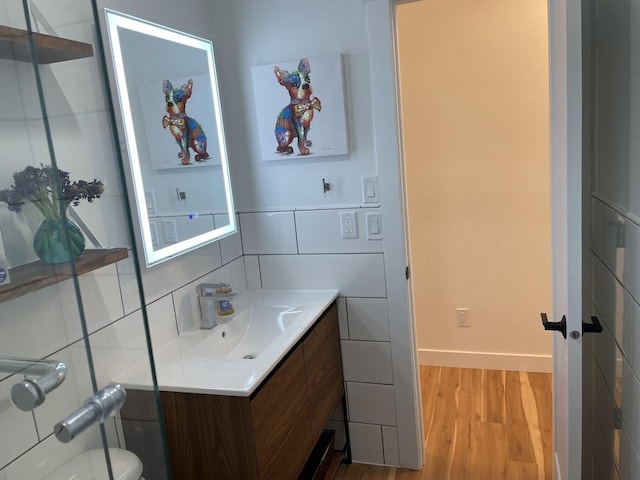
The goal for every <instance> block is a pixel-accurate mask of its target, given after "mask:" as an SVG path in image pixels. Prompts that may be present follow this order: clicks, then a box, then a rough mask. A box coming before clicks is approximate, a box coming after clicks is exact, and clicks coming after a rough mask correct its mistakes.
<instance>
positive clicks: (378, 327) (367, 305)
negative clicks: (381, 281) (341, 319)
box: [347, 298, 390, 342]
mask: <svg viewBox="0 0 640 480" xmlns="http://www.w3.org/2000/svg"><path fill="white" fill-rule="evenodd" d="M347 316H348V319H349V338H350V339H351V340H371V341H374V342H388V341H390V337H389V310H388V308H387V299H386V298H350V299H349V300H348V301H347Z"/></svg>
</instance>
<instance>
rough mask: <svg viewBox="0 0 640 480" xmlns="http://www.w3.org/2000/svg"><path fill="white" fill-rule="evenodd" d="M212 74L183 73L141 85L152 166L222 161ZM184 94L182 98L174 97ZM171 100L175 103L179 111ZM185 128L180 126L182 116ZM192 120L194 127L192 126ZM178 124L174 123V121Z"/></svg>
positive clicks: (199, 164)
mask: <svg viewBox="0 0 640 480" xmlns="http://www.w3.org/2000/svg"><path fill="white" fill-rule="evenodd" d="M210 84H211V80H210V78H209V75H208V74H203V75H186V76H184V75H182V76H179V77H172V78H165V79H163V80H162V81H160V80H155V81H152V82H149V83H144V84H140V85H138V88H137V89H138V95H139V97H140V109H141V114H142V117H143V121H144V127H145V131H146V134H147V135H146V143H147V148H148V149H149V160H150V162H151V167H152V168H155V169H158V170H160V169H166V168H181V167H183V165H191V166H192V167H191V168H195V167H206V166H210V165H220V156H219V155H216V154H215V153H213V152H219V151H220V147H219V145H218V138H217V136H216V135H213V134H209V132H211V133H214V132H215V131H216V119H215V117H214V115H213V110H212V109H211V105H212V104H213V97H212V94H211V88H209V85H210ZM178 96H182V98H181V99H180V101H179V102H178V101H174V100H175V99H174V98H173V97H178ZM169 104H171V105H175V106H176V108H175V109H174V110H175V113H174V112H173V111H172V110H171V109H172V107H171V106H168V105H169ZM183 118H184V119H185V120H184V122H183V123H184V128H180V126H181V123H180V122H181V121H182V120H181V119H183ZM189 123H190V124H191V126H192V127H191V128H190V127H189V126H188V125H189ZM176 124H178V125H177V127H176V126H174V125H176Z"/></svg>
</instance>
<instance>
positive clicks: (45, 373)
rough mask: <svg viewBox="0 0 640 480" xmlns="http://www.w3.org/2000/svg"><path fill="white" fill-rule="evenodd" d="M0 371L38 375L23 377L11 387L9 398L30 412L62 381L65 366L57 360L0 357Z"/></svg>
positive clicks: (20, 407) (64, 376)
mask: <svg viewBox="0 0 640 480" xmlns="http://www.w3.org/2000/svg"><path fill="white" fill-rule="evenodd" d="M0 372H5V373H21V374H24V375H37V376H38V378H36V379H33V380H32V379H30V378H25V379H23V380H21V381H20V382H18V383H16V384H15V385H14V386H13V387H11V400H13V403H14V404H15V406H16V407H18V408H19V409H20V410H22V411H24V412H30V411H32V410H33V409H34V408H36V407H39V406H40V405H42V404H43V403H44V400H45V397H46V395H47V393H49V392H51V391H52V390H55V389H56V388H58V387H59V386H60V385H61V384H62V382H64V379H65V378H66V376H67V367H66V366H65V364H64V363H62V362H58V361H57V360H46V359H45V360H33V359H28V358H17V357H0Z"/></svg>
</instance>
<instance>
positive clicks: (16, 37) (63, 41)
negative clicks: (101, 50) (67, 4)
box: [0, 25, 93, 64]
mask: <svg viewBox="0 0 640 480" xmlns="http://www.w3.org/2000/svg"><path fill="white" fill-rule="evenodd" d="M33 38H34V42H35V44H36V49H37V51H38V63H40V64H49V63H56V62H65V61H67V60H75V59H78V58H87V57H92V56H93V47H92V46H91V44H89V43H83V42H76V41H75V40H69V39H67V38H60V37H54V36H52V35H45V34H43V33H35V32H34V33H33ZM0 58H3V59H6V60H18V61H20V62H31V45H30V44H29V32H27V31H26V30H21V29H19V28H12V27H7V26H4V25H0Z"/></svg>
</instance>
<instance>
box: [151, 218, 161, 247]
mask: <svg viewBox="0 0 640 480" xmlns="http://www.w3.org/2000/svg"><path fill="white" fill-rule="evenodd" d="M149 230H151V245H153V246H154V247H157V246H159V245H160V244H159V243H158V228H157V227H156V222H149Z"/></svg>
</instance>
